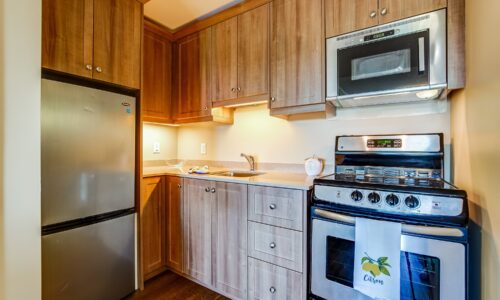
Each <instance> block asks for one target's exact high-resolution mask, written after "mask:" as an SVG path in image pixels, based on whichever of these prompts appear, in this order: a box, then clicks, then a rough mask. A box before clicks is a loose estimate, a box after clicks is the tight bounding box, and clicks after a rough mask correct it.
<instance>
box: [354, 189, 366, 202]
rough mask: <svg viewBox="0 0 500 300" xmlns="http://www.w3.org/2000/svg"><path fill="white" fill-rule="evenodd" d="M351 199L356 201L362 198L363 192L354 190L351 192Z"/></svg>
mask: <svg viewBox="0 0 500 300" xmlns="http://www.w3.org/2000/svg"><path fill="white" fill-rule="evenodd" d="M351 199H352V200H354V201H356V202H358V201H361V200H363V194H362V193H361V192H360V191H354V192H352V193H351Z"/></svg>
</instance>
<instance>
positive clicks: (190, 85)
mask: <svg viewBox="0 0 500 300" xmlns="http://www.w3.org/2000/svg"><path fill="white" fill-rule="evenodd" d="M211 37H212V34H211V29H210V28H209V29H205V30H202V31H200V32H197V33H195V34H192V35H190V36H188V37H185V38H183V39H181V40H180V41H178V42H177V44H176V47H175V53H174V59H175V61H174V64H175V66H174V70H175V71H174V74H176V75H177V76H174V87H173V88H174V89H173V90H174V93H175V96H174V97H175V98H174V99H175V108H174V111H175V115H174V119H175V120H176V121H179V120H180V121H182V120H185V119H196V118H198V119H199V118H200V117H201V118H202V117H206V118H210V115H211V102H210V91H209V87H210V82H209V79H210V76H209V62H210V53H211V51H210V45H211Z"/></svg>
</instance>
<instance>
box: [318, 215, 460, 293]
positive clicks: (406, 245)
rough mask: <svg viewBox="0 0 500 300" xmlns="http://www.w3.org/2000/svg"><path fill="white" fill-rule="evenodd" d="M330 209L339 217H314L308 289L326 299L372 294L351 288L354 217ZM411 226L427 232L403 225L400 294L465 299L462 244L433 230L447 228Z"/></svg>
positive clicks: (442, 231)
mask: <svg viewBox="0 0 500 300" xmlns="http://www.w3.org/2000/svg"><path fill="white" fill-rule="evenodd" d="M331 215H332V216H333V217H334V218H333V219H337V220H333V219H332V220H324V219H315V218H314V219H313V221H312V241H311V245H312V251H311V293H312V295H314V296H319V297H321V298H324V299H358V300H359V299H371V298H369V297H367V296H365V295H363V294H361V293H360V292H358V291H356V290H354V289H353V270H354V247H355V243H354V241H355V226H354V222H355V221H354V220H355V219H354V218H352V217H350V216H345V215H341V214H337V213H331ZM339 220H340V221H339ZM407 228H409V227H407ZM415 228H423V230H422V231H421V232H420V233H424V232H425V234H424V235H423V234H418V235H413V234H412V235H410V234H409V233H408V232H405V229H403V234H402V236H401V299H402V300H423V299H429V300H438V299H441V300H447V299H456V300H459V299H465V298H466V296H465V295H466V275H465V273H466V249H465V245H463V244H461V243H457V242H449V241H443V240H438V239H436V237H435V236H434V237H433V236H432V233H435V234H436V235H439V237H440V238H441V239H442V238H444V237H445V235H446V228H435V229H433V227H419V226H415ZM417 231H418V230H417ZM450 233H451V234H456V232H450ZM455 237H456V235H455Z"/></svg>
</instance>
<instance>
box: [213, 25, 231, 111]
mask: <svg viewBox="0 0 500 300" xmlns="http://www.w3.org/2000/svg"><path fill="white" fill-rule="evenodd" d="M212 51H213V53H212V54H213V56H212V82H211V83H212V84H211V86H212V102H218V101H224V100H231V99H236V98H237V97H238V90H237V88H238V74H237V72H238V64H237V63H238V59H237V57H238V17H233V18H231V19H229V20H227V21H224V22H221V23H219V24H217V25H214V26H213V27H212Z"/></svg>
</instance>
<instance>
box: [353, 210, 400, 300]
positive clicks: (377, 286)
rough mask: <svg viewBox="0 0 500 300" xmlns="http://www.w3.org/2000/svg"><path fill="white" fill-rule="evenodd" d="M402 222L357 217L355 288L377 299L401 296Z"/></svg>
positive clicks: (391, 299)
mask: <svg viewBox="0 0 500 300" xmlns="http://www.w3.org/2000/svg"><path fill="white" fill-rule="evenodd" d="M400 251H401V224H400V223H392V222H385V221H376V220H371V219H365V218H356V243H355V255H354V288H355V289H356V290H358V291H360V292H361V293H363V294H365V295H367V296H369V297H371V298H374V299H387V300H399V295H400V270H399V266H400V262H399V259H400Z"/></svg>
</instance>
